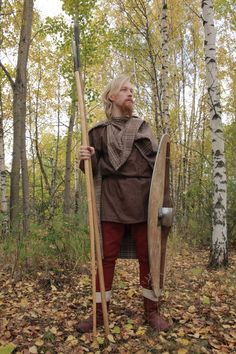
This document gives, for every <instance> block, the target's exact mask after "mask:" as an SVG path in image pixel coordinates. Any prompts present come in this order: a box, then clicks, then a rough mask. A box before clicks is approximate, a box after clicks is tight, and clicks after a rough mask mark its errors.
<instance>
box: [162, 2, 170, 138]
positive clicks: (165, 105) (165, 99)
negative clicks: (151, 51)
mask: <svg viewBox="0 0 236 354" xmlns="http://www.w3.org/2000/svg"><path fill="white" fill-rule="evenodd" d="M167 15H168V14H167V0H162V18H161V111H162V113H161V116H162V119H163V132H164V133H168V130H169V120H170V115H169V96H168V76H169V73H168V27H167Z"/></svg>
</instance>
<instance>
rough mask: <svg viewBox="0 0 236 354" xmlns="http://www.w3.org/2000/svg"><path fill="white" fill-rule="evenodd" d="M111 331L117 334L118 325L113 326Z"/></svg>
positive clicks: (118, 330) (118, 331)
mask: <svg viewBox="0 0 236 354" xmlns="http://www.w3.org/2000/svg"><path fill="white" fill-rule="evenodd" d="M112 333H114V334H119V333H120V327H118V326H115V327H114V328H113V329H112Z"/></svg>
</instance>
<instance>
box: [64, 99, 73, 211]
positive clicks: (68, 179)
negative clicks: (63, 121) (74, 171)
mask: <svg viewBox="0 0 236 354" xmlns="http://www.w3.org/2000/svg"><path fill="white" fill-rule="evenodd" d="M74 122H75V103H74V102H72V107H71V114H70V123H69V128H68V136H67V143H66V171H65V191H64V205H63V211H64V214H70V212H71V210H72V208H71V145H72V136H73V128H74Z"/></svg>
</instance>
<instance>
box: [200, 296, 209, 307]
mask: <svg viewBox="0 0 236 354" xmlns="http://www.w3.org/2000/svg"><path fill="white" fill-rule="evenodd" d="M202 303H203V304H204V305H210V303H211V300H210V298H209V297H208V296H205V295H204V296H203V298H202Z"/></svg>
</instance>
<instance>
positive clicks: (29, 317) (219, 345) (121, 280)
mask: <svg viewBox="0 0 236 354" xmlns="http://www.w3.org/2000/svg"><path fill="white" fill-rule="evenodd" d="M168 259H169V260H168V270H167V276H166V290H165V293H164V296H163V300H164V301H163V307H162V313H163V315H164V316H165V317H166V318H167V319H168V320H169V321H170V323H171V324H172V327H171V329H170V330H169V331H168V332H167V333H164V332H160V333H156V332H154V331H153V330H151V329H150V328H149V327H148V326H146V325H145V324H144V321H143V306H142V297H141V293H140V289H139V286H138V283H139V278H138V266H137V262H136V261H128V260H119V261H118V263H117V267H116V276H115V280H114V287H113V296H112V302H111V309H110V314H109V321H110V330H111V334H110V335H109V337H108V338H105V334H104V330H103V329H99V331H98V334H97V339H96V340H93V338H92V335H91V334H83V335H81V334H79V333H77V331H76V330H75V326H76V324H77V323H78V321H79V319H81V318H84V316H86V315H88V314H89V313H91V285H90V284H91V281H90V275H89V270H88V268H86V267H83V268H82V269H81V270H80V271H79V270H78V269H74V270H72V269H68V267H67V269H63V267H58V268H57V269H56V270H52V271H47V273H46V272H45V271H41V272H37V274H34V276H32V275H31V276H29V275H24V277H22V278H21V279H20V278H17V277H15V279H12V278H11V277H10V272H9V271H8V270H7V267H6V266H5V267H3V268H1V269H2V271H1V272H0V354H3V353H5V354H7V353H13V352H14V353H22V354H23V353H24V354H28V353H47V354H53V353H65V354H67V353H68V354H73V353H75V354H82V353H97V354H99V353H124V354H125V353H136V354H145V353H162V354H168V353H177V354H186V353H193V354H197V353H219V354H222V353H236V253H234V254H231V255H230V266H229V267H228V269H226V270H225V269H220V270H217V271H208V270H207V269H206V265H207V260H208V252H206V251H199V250H194V251H193V250H191V249H188V248H183V249H181V250H179V251H178V252H177V253H176V252H174V249H173V250H172V251H170V252H169V257H168Z"/></svg>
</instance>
